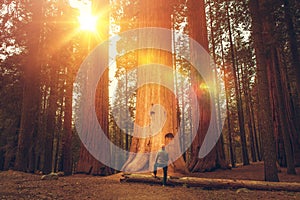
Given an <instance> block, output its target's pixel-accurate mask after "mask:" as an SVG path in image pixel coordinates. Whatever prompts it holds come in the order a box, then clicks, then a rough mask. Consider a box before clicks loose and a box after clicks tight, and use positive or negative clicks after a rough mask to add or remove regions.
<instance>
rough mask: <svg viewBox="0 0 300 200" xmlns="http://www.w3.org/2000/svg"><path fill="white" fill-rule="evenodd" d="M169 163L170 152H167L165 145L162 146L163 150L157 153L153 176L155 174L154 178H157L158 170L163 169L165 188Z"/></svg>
mask: <svg viewBox="0 0 300 200" xmlns="http://www.w3.org/2000/svg"><path fill="white" fill-rule="evenodd" d="M168 162H169V154H168V152H166V151H165V145H164V144H162V145H161V150H159V151H158V152H157V154H156V157H155V162H154V171H153V174H154V177H155V178H156V174H157V168H158V167H162V168H163V173H164V177H163V186H165V185H166V182H167V173H168Z"/></svg>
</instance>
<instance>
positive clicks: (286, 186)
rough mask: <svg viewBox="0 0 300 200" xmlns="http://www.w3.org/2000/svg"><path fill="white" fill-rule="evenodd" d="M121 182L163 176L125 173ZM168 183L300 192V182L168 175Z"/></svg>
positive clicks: (158, 181) (152, 181)
mask: <svg viewBox="0 0 300 200" xmlns="http://www.w3.org/2000/svg"><path fill="white" fill-rule="evenodd" d="M120 181H121V182H138V183H148V184H161V182H162V177H158V178H154V177H153V176H151V175H146V174H124V175H123V176H122V178H121V179H120ZM167 184H169V185H174V186H187V187H202V188H206V189H239V188H247V189H250V190H271V191H289V192H300V183H295V182H267V181H252V180H232V179H209V178H196V177H172V176H171V177H168V181H167Z"/></svg>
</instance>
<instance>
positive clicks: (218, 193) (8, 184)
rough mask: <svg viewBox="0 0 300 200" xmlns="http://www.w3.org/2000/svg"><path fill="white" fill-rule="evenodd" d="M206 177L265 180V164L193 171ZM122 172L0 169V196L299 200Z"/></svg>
mask: <svg viewBox="0 0 300 200" xmlns="http://www.w3.org/2000/svg"><path fill="white" fill-rule="evenodd" d="M297 173H298V175H287V174H286V173H285V170H284V169H282V172H281V173H280V174H279V177H280V181H285V182H300V168H298V169H297ZM193 175H194V176H198V177H206V178H229V179H248V180H263V165H262V164H254V165H251V166H244V167H238V168H235V169H232V170H218V171H216V172H206V173H197V174H193ZM120 177H121V174H115V175H112V176H108V177H99V176H87V175H80V174H77V175H73V176H68V177H59V179H58V180H41V175H34V174H27V173H22V172H16V171H4V172H0V199H1V200H2V199H3V200H4V199H143V200H147V199H224V200H225V199H226V200H227V199H229V200H231V199H239V200H243V199H251V200H254V199H279V200H281V199H299V200H300V192H298V193H296V192H286V191H258V190H247V189H239V190H224V189H219V190H208V189H203V188H196V187H195V188H192V187H191V188H187V187H181V186H180V187H179V186H176V187H171V186H166V187H162V186H160V185H151V184H144V183H120V181H119V179H120Z"/></svg>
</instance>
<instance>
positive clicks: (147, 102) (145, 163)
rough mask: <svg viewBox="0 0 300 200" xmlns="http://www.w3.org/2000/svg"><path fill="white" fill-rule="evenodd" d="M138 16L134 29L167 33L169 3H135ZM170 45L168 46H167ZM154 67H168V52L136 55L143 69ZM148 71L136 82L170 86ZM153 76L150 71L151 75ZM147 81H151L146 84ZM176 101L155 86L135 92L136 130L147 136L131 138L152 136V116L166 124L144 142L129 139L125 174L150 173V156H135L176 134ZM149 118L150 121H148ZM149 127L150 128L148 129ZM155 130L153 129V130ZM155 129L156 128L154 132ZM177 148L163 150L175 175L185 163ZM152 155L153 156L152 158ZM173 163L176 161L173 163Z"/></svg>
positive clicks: (141, 72) (160, 74)
mask: <svg viewBox="0 0 300 200" xmlns="http://www.w3.org/2000/svg"><path fill="white" fill-rule="evenodd" d="M138 10H139V12H138V13H139V14H138V16H137V20H138V27H139V28H145V27H162V28H167V29H170V27H171V11H172V2H171V1H154V2H153V1H150V0H146V1H139V2H138ZM151 37H153V38H143V37H141V38H140V39H149V40H150V41H151V40H154V39H155V37H156V36H155V35H153V36H151ZM171 45H172V44H171V43H170V46H171ZM152 63H158V64H163V65H165V66H169V67H172V54H171V53H170V52H164V51H162V50H157V49H144V50H139V51H138V64H139V65H146V64H152ZM147 72H148V73H149V72H150V71H148V70H138V72H137V73H138V80H137V81H146V80H150V79H149V77H151V76H153V75H154V74H155V76H157V77H161V79H160V81H161V82H164V81H170V82H171V83H173V77H172V76H171V77H170V74H167V75H168V76H169V77H166V74H164V71H155V72H154V74H152V75H149V74H147ZM152 73H153V71H152ZM150 81H151V80H150ZM157 104H159V105H161V106H162V107H163V108H164V110H163V111H161V110H157V109H156V108H157V107H156V105H157ZM176 105H177V103H176V99H175V95H174V94H173V93H172V91H170V89H168V88H166V87H164V86H161V85H159V84H158V85H157V84H147V85H144V86H142V87H140V88H139V89H138V90H137V102H136V117H135V123H136V125H138V126H140V127H148V128H146V129H143V131H146V132H149V133H139V132H136V133H134V134H136V135H138V136H139V135H140V136H142V134H153V133H152V132H151V127H152V128H153V125H154V126H156V124H153V123H154V119H155V115H156V116H157V117H159V118H160V117H161V116H159V115H164V116H166V122H165V124H164V126H163V127H162V129H161V130H159V131H158V133H157V134H155V135H151V136H150V137H147V138H139V137H133V138H132V142H131V147H130V151H131V152H134V153H136V154H130V156H129V158H128V160H127V161H126V163H125V164H124V166H123V170H125V171H147V170H152V169H153V165H154V156H150V155H151V154H148V155H149V156H139V154H144V153H151V152H156V151H158V150H159V148H160V145H161V144H162V143H165V144H166V145H168V144H169V140H168V138H167V137H168V136H171V137H172V136H173V137H174V136H175V134H177V132H178V119H177V108H176ZM150 115H152V116H151V117H152V119H150ZM151 123H152V125H151ZM154 128H155V127H154ZM155 129H157V128H155ZM134 131H141V129H138V128H135V129H134ZM179 149H180V148H179V144H177V143H176V144H172V145H169V146H168V147H167V150H168V151H169V153H170V157H171V160H172V161H174V168H173V166H172V169H173V170H174V171H176V172H186V169H185V163H184V160H183V157H179V158H177V159H176V158H175V156H174V155H176V153H178V152H175V151H177V150H179ZM152 155H153V154H152ZM175 159H176V160H175Z"/></svg>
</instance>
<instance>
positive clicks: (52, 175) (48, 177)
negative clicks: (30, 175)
mask: <svg viewBox="0 0 300 200" xmlns="http://www.w3.org/2000/svg"><path fill="white" fill-rule="evenodd" d="M57 179H58V175H57V174H56V173H50V174H46V175H43V176H42V177H41V180H57Z"/></svg>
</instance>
